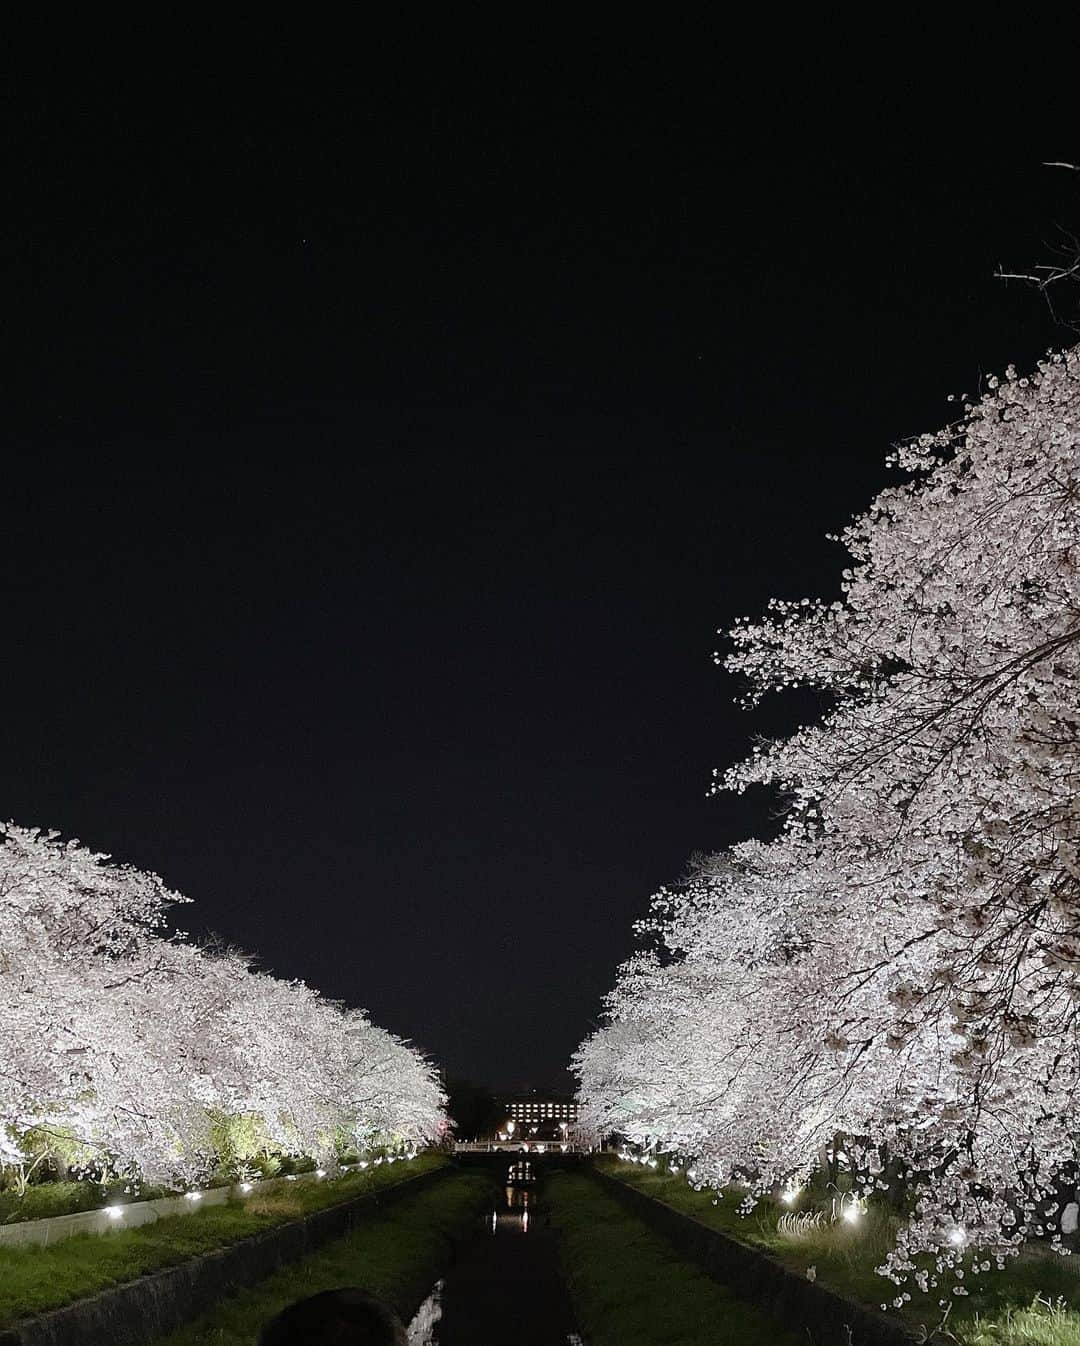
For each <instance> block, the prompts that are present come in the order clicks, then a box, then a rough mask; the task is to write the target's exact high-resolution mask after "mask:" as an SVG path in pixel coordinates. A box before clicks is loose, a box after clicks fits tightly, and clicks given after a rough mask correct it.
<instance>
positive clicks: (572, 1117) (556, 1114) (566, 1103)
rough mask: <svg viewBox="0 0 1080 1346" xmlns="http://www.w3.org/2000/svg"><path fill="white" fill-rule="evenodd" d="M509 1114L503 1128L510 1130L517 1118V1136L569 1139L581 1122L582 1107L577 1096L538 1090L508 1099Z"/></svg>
mask: <svg viewBox="0 0 1080 1346" xmlns="http://www.w3.org/2000/svg"><path fill="white" fill-rule="evenodd" d="M505 1107H506V1116H505V1118H504V1119H503V1121H501V1122H500V1123H499V1131H500V1133H502V1134H506V1133H507V1131H508V1130H509V1127H508V1125H507V1124H508V1123H509V1122H513V1123H514V1126H513V1133H512V1134H513V1136H514V1139H515V1140H517V1139H519V1138H520V1139H521V1140H555V1141H558V1140H565V1139H566V1137H567V1136H568V1135H569V1134H570V1133H571V1132H572V1131H573V1129H574V1127H575V1125H576V1123H577V1115H578V1107H577V1104H576V1103H575V1102H574V1101H573V1099H569V1098H559V1097H557V1096H555V1095H552V1094H542V1093H540V1092H539V1091H538V1090H537V1091H534V1092H533V1093H529V1094H519V1095H517V1097H515V1098H508V1099H506V1100H505Z"/></svg>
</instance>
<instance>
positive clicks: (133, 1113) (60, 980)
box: [0, 823, 445, 1182]
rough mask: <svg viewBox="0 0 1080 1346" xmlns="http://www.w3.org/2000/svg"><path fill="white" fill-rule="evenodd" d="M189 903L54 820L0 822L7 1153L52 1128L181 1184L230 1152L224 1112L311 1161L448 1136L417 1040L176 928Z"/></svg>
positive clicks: (0, 1005) (0, 1006)
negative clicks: (48, 828) (389, 1141)
mask: <svg viewBox="0 0 1080 1346" xmlns="http://www.w3.org/2000/svg"><path fill="white" fill-rule="evenodd" d="M185 900H186V899H184V898H182V897H181V896H180V894H178V893H175V892H171V891H170V890H168V889H167V888H166V887H165V885H164V884H163V882H162V881H161V879H160V878H158V877H157V875H154V874H148V873H144V872H141V871H139V870H137V869H134V868H131V867H129V866H123V865H117V864H113V863H110V861H109V857H108V856H104V855H98V854H95V853H93V852H92V851H90V850H87V849H86V848H85V847H83V846H81V845H80V844H79V843H78V842H77V841H65V840H62V839H61V838H60V837H59V836H58V835H57V834H56V833H54V832H41V831H38V830H36V829H28V828H24V827H19V826H16V825H15V824H14V823H8V824H7V825H6V826H4V827H3V828H0V1163H3V1162H6V1163H15V1164H18V1163H19V1162H20V1161H25V1160H26V1158H27V1156H28V1154H29V1147H30V1144H31V1141H30V1140H29V1139H28V1138H30V1137H32V1138H33V1143H35V1144H37V1143H40V1140H41V1137H42V1136H45V1137H54V1138H56V1139H57V1141H58V1143H59V1141H60V1140H61V1139H62V1141H63V1143H64V1145H65V1146H67V1147H68V1149H69V1150H70V1149H74V1150H75V1151H77V1152H78V1153H80V1154H82V1155H84V1156H86V1157H87V1158H88V1159H89V1160H90V1161H91V1162H92V1163H94V1164H95V1165H96V1166H97V1167H98V1168H99V1169H105V1170H109V1171H113V1172H121V1173H123V1172H130V1173H133V1174H138V1175H140V1176H141V1177H143V1178H145V1179H147V1180H150V1181H156V1182H183V1181H191V1180H193V1179H197V1178H199V1177H200V1176H202V1175H203V1174H205V1172H206V1171H207V1170H208V1168H209V1167H211V1166H212V1164H213V1163H214V1161H215V1154H217V1155H220V1150H221V1145H220V1130H221V1127H222V1122H223V1119H233V1120H234V1121H235V1120H236V1119H241V1120H242V1121H243V1122H244V1123H245V1124H246V1127H247V1133H248V1135H249V1136H257V1137H258V1141H259V1143H260V1144H261V1145H263V1146H264V1147H265V1148H266V1150H267V1151H268V1152H269V1151H270V1150H271V1149H272V1150H275V1151H277V1152H279V1153H286V1154H300V1153H302V1154H305V1155H310V1156H312V1157H313V1158H316V1159H326V1158H329V1157H331V1156H332V1155H333V1153H334V1152H335V1151H340V1150H342V1149H345V1148H350V1147H356V1146H362V1145H364V1144H365V1143H368V1142H369V1141H370V1140H371V1138H372V1137H375V1136H381V1137H387V1138H390V1137H392V1138H394V1139H395V1140H396V1141H399V1142H403V1143H407V1144H415V1143H419V1142H423V1141H426V1140H430V1139H433V1138H435V1137H436V1136H437V1135H438V1133H439V1131H440V1129H441V1127H442V1126H443V1125H444V1112H443V1107H444V1103H445V1099H444V1097H443V1094H442V1092H441V1087H440V1083H439V1080H438V1077H437V1075H436V1073H435V1071H434V1069H433V1067H432V1066H431V1064H430V1063H429V1062H428V1061H427V1060H426V1059H425V1058H424V1057H423V1056H422V1055H421V1054H420V1053H419V1052H418V1051H416V1050H415V1049H414V1048H413V1047H411V1046H410V1045H409V1044H407V1043H405V1042H403V1041H401V1040H399V1039H398V1038H396V1037H394V1036H392V1035H391V1034H390V1033H387V1032H386V1031H385V1030H383V1029H381V1028H378V1027H376V1026H375V1025H374V1024H372V1023H371V1022H370V1020H369V1019H368V1018H367V1016H366V1015H365V1014H364V1013H362V1012H361V1011H358V1010H353V1009H347V1008H345V1007H343V1006H341V1005H338V1004H336V1003H334V1002H332V1001H329V1000H326V999H324V998H323V997H321V996H320V995H319V994H318V992H317V991H314V990H312V989H311V988H310V987H308V986H306V985H305V984H304V983H303V982H300V981H283V980H279V979H277V978H275V977H272V976H269V975H266V974H264V973H261V972H258V971H256V970H254V969H253V967H252V966H251V963H250V960H249V959H248V958H246V957H245V956H243V955H241V954H239V953H237V952H235V951H212V950H206V949H202V948H199V947H198V946H196V945H195V944H193V943H191V942H190V941H189V940H187V939H186V938H184V936H183V935H182V934H181V933H179V932H177V931H173V930H170V929H169V927H168V926H167V924H166V919H167V912H168V910H169V908H170V907H171V906H173V905H175V904H177V903H180V902H183V901H185Z"/></svg>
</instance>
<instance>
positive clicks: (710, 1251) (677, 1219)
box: [0, 1169, 936, 1346]
mask: <svg viewBox="0 0 1080 1346" xmlns="http://www.w3.org/2000/svg"><path fill="white" fill-rule="evenodd" d="M593 1171H594V1173H595V1175H596V1177H597V1179H598V1180H599V1181H600V1182H602V1183H603V1184H604V1186H605V1187H607V1188H608V1189H609V1190H610V1191H611V1192H612V1193H613V1194H614V1195H615V1196H617V1197H618V1198H619V1200H620V1201H622V1202H624V1203H625V1204H626V1205H627V1206H628V1207H629V1208H630V1209H631V1210H633V1211H634V1213H635V1214H636V1215H639V1216H641V1217H642V1218H643V1219H644V1220H645V1221H646V1222H647V1223H648V1224H649V1225H651V1226H652V1228H654V1229H656V1230H657V1231H658V1232H659V1233H661V1234H663V1235H664V1236H665V1238H667V1239H669V1240H670V1242H672V1243H673V1244H674V1245H675V1247H676V1248H678V1250H679V1251H680V1252H681V1253H682V1254H683V1255H684V1256H685V1257H688V1258H689V1259H690V1260H691V1261H693V1262H696V1263H697V1264H698V1266H700V1267H701V1269H702V1270H703V1271H704V1272H705V1273H706V1275H708V1276H710V1277H712V1279H713V1280H715V1281H718V1282H719V1283H720V1284H721V1285H723V1286H725V1287H726V1288H727V1289H729V1290H732V1291H734V1293H735V1294H737V1295H739V1297H740V1298H742V1299H746V1300H748V1301H750V1302H752V1303H754V1304H756V1305H760V1306H761V1307H762V1308H767V1309H771V1310H772V1311H774V1312H775V1313H776V1314H777V1315H778V1316H779V1317H781V1318H782V1319H783V1321H784V1322H785V1323H786V1324H787V1325H788V1326H789V1327H792V1328H795V1329H796V1330H798V1331H802V1332H805V1333H806V1335H807V1338H808V1340H809V1341H811V1342H813V1343H815V1346H839V1343H845V1346H847V1343H850V1346H916V1342H917V1341H919V1340H920V1339H919V1338H916V1337H915V1336H913V1335H912V1334H911V1333H910V1332H908V1331H907V1330H906V1328H905V1327H904V1326H903V1325H902V1324H901V1323H899V1322H898V1321H897V1320H895V1319H892V1318H888V1317H886V1316H885V1315H884V1314H882V1313H877V1312H875V1311H874V1310H873V1309H868V1308H864V1307H863V1306H862V1305H860V1304H853V1303H852V1302H851V1301H850V1300H847V1299H843V1298H842V1297H841V1296H840V1295H838V1294H835V1293H834V1292H833V1291H832V1290H828V1289H826V1288H825V1286H823V1285H818V1284H817V1283H816V1282H815V1281H810V1280H808V1279H807V1278H806V1277H805V1276H802V1275H799V1274H798V1273H797V1272H794V1271H792V1270H790V1269H789V1268H788V1267H785V1266H784V1265H783V1264H782V1263H780V1262H778V1261H776V1259H775V1258H772V1257H769V1256H768V1255H767V1254H765V1253H762V1252H759V1251H758V1250H757V1249H755V1248H751V1247H748V1246H747V1245H746V1244H745V1243H740V1242H739V1241H738V1240H737V1239H733V1238H730V1237H729V1236H728V1235H727V1234H723V1233H721V1232H720V1230H718V1229H712V1228H710V1227H709V1226H708V1225H706V1224H702V1222H701V1221H700V1220H696V1219H694V1217H693V1216H692V1215H685V1214H683V1212H682V1211H679V1210H676V1209H675V1208H674V1207H673V1206H668V1205H666V1204H665V1203H664V1202H662V1201H657V1200H656V1198H655V1197H651V1196H648V1195H646V1193H644V1192H642V1191H640V1190H639V1189H638V1188H636V1187H632V1186H630V1185H629V1184H628V1183H625V1182H623V1181H621V1179H619V1178H616V1177H613V1176H612V1175H611V1174H608V1173H604V1172H601V1171H600V1170H599V1169H594V1170H593ZM935 1341H936V1339H935V1338H930V1342H929V1343H924V1346H934V1342H935ZM0 1346H2V1344H0Z"/></svg>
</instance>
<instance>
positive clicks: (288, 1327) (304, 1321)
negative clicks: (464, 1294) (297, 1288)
mask: <svg viewBox="0 0 1080 1346" xmlns="http://www.w3.org/2000/svg"><path fill="white" fill-rule="evenodd" d="M259 1346H406V1337H405V1329H404V1327H402V1325H401V1319H400V1318H399V1317H398V1316H397V1314H396V1313H394V1311H393V1310H392V1309H390V1308H387V1306H386V1305H385V1304H384V1303H382V1301H381V1300H378V1299H376V1298H375V1296H374V1295H369V1294H368V1292H367V1291H366V1290H352V1289H348V1290H324V1291H323V1293H322V1294H321V1295H312V1296H311V1298H310V1299H301V1300H298V1301H297V1302H296V1303H295V1304H290V1305H289V1307H288V1308H287V1309H282V1311H281V1312H280V1313H279V1314H278V1315H277V1317H276V1318H274V1319H273V1320H272V1321H271V1322H269V1323H267V1324H266V1326H265V1327H264V1328H263V1330H262V1335H261V1336H260V1337H259Z"/></svg>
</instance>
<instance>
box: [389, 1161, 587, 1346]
mask: <svg viewBox="0 0 1080 1346" xmlns="http://www.w3.org/2000/svg"><path fill="white" fill-rule="evenodd" d="M515 1167H516V1168H518V1172H514V1169H511V1172H510V1174H508V1175H507V1176H508V1177H509V1178H511V1181H510V1182H508V1184H507V1186H506V1188H505V1189H504V1191H505V1202H506V1204H505V1206H504V1207H503V1208H502V1209H501V1210H500V1209H498V1208H496V1209H495V1210H493V1211H492V1212H491V1220H490V1229H491V1235H492V1236H494V1235H497V1234H519V1235H520V1234H527V1233H528V1232H529V1222H530V1220H531V1218H532V1215H533V1213H534V1211H535V1208H536V1198H535V1195H534V1193H533V1192H531V1191H529V1190H528V1189H527V1188H525V1187H523V1186H518V1185H514V1180H515V1179H516V1181H517V1183H521V1182H528V1183H532V1182H533V1181H534V1179H533V1175H532V1171H531V1165H521V1166H515ZM522 1169H525V1170H526V1171H525V1172H522V1171H521V1170H522ZM484 1224H485V1227H487V1225H488V1220H487V1217H486V1216H485V1217H484ZM530 1242H531V1240H530ZM444 1289H445V1281H442V1280H438V1281H436V1282H435V1284H434V1285H433V1286H432V1287H431V1293H430V1294H429V1295H428V1297H427V1299H425V1300H424V1302H423V1303H422V1304H421V1305H420V1307H419V1308H418V1309H417V1311H416V1314H415V1316H414V1318H413V1320H412V1322H411V1323H410V1324H409V1326H408V1342H409V1346H441V1344H440V1338H439V1325H440V1323H441V1321H442V1316H443V1292H444ZM564 1343H565V1346H585V1342H584V1339H583V1338H582V1337H580V1336H579V1335H578V1334H577V1333H576V1332H571V1333H569V1334H568V1335H567V1336H566V1337H565V1338H564Z"/></svg>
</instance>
